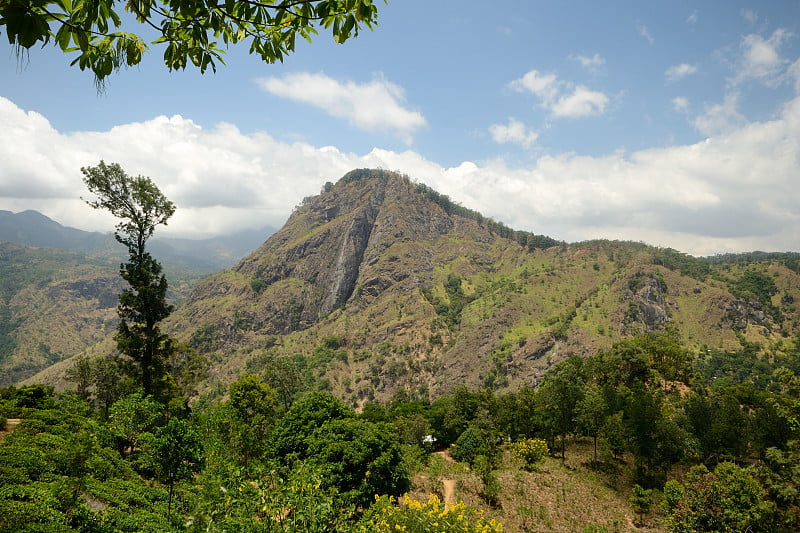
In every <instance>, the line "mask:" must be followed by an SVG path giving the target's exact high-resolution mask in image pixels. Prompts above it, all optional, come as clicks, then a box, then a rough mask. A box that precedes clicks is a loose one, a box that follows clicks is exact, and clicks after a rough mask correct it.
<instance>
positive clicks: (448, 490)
mask: <svg viewBox="0 0 800 533" xmlns="http://www.w3.org/2000/svg"><path fill="white" fill-rule="evenodd" d="M442 485H444V505H445V507H450V506H451V505H453V504H454V503H456V480H455V479H443V480H442Z"/></svg>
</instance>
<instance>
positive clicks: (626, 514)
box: [409, 439, 664, 533]
mask: <svg viewBox="0 0 800 533" xmlns="http://www.w3.org/2000/svg"><path fill="white" fill-rule="evenodd" d="M522 466H523V465H522V463H521V462H520V461H519V460H517V459H515V458H513V457H512V456H511V454H510V453H508V452H506V453H504V455H503V460H502V463H501V465H500V467H499V468H498V470H497V472H496V474H497V477H498V480H499V482H500V486H501V487H502V492H501V494H500V498H499V504H498V505H497V506H496V507H490V506H489V505H487V503H486V502H485V501H484V500H483V499H482V498H481V496H480V494H481V491H482V486H481V481H480V478H479V477H478V476H477V475H475V474H474V473H473V472H471V471H470V470H469V467H468V466H467V465H466V464H463V463H457V462H455V461H453V460H452V459H451V458H450V457H449V455H448V454H447V453H446V452H440V453H438V454H433V455H432V456H431V458H430V460H429V462H428V465H427V467H425V468H424V469H423V470H422V471H421V472H419V473H418V474H417V475H416V477H415V479H414V484H413V487H412V490H411V491H410V493H409V496H411V497H412V498H415V499H422V500H424V499H426V498H427V496H428V495H429V494H437V495H438V496H439V497H444V494H445V487H446V486H447V483H448V482H450V485H451V487H452V486H454V494H453V497H454V500H455V501H463V502H464V503H466V504H467V505H470V506H473V507H478V508H482V509H485V510H486V515H487V516H489V517H492V518H496V519H498V520H500V521H501V522H502V523H503V526H504V528H505V531H509V532H521V533H528V532H565V533H566V532H569V533H573V532H587V533H588V532H607V533H614V532H628V531H636V532H651V533H659V532H662V531H664V529H663V528H662V527H661V526H660V525H659V522H660V518H659V517H658V516H657V515H656V514H655V513H654V514H652V515H651V516H649V517H648V518H647V519H646V521H645V524H643V525H637V524H635V523H634V517H635V514H634V512H633V510H632V508H631V505H630V502H629V501H628V498H629V497H630V494H631V486H632V475H631V465H630V464H629V463H623V462H617V461H613V460H611V459H610V458H608V459H605V460H604V462H602V464H601V465H593V464H592V443H591V440H590V439H579V440H576V441H574V442H572V443H571V444H570V445H569V447H568V448H567V454H566V461H565V462H564V463H562V462H561V459H560V458H554V457H545V459H544V460H543V461H542V462H541V463H539V465H538V467H537V468H536V469H534V470H533V471H526V470H524V469H523V468H522ZM601 466H602V468H601ZM655 507H656V506H654V508H655Z"/></svg>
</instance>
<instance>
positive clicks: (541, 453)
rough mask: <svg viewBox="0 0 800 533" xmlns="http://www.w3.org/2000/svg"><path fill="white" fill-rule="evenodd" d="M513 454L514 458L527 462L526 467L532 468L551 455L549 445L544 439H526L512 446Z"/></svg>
mask: <svg viewBox="0 0 800 533" xmlns="http://www.w3.org/2000/svg"><path fill="white" fill-rule="evenodd" d="M511 453H512V454H514V457H517V458H519V459H522V460H523V461H525V466H526V467H528V468H532V467H534V466H535V465H536V463H538V462H539V461H541V460H542V459H544V457H545V455H547V454H548V453H550V450H549V449H548V448H547V443H546V442H545V441H544V440H543V439H525V440H522V441H519V442H515V443H513V444H511Z"/></svg>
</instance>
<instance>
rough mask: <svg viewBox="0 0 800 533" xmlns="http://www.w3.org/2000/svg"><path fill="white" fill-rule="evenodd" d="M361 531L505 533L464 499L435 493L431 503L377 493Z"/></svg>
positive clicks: (395, 532) (430, 498) (501, 527)
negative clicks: (448, 501)
mask: <svg viewBox="0 0 800 533" xmlns="http://www.w3.org/2000/svg"><path fill="white" fill-rule="evenodd" d="M359 526H360V530H361V531H363V532H365V533H366V532H368V533H373V532H374V533H390V532H391V533H397V532H398V531H407V532H409V533H411V532H413V533H502V531H503V524H501V523H500V522H498V521H497V520H495V519H494V518H486V517H485V516H483V511H482V510H480V509H473V508H472V507H468V506H467V505H465V504H464V503H463V502H457V503H454V504H452V505H447V504H444V503H442V501H441V500H439V498H438V497H437V496H435V495H433V494H432V495H431V496H430V497H429V498H428V501H427V502H421V501H419V500H414V499H411V498H408V497H406V498H403V503H402V504H398V502H397V501H396V500H395V499H394V498H393V497H391V496H376V497H375V503H374V504H373V505H372V507H370V509H369V511H367V513H366V514H365V515H364V517H363V518H362V520H361V522H360V524H359Z"/></svg>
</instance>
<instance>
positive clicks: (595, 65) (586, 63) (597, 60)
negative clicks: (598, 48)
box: [570, 54, 606, 71]
mask: <svg viewBox="0 0 800 533" xmlns="http://www.w3.org/2000/svg"><path fill="white" fill-rule="evenodd" d="M570 59H574V60H575V61H577V62H578V63H580V64H581V66H582V67H583V68H585V69H587V70H590V71H596V70H598V69H599V68H600V67H602V66H603V65H605V64H606V59H605V58H604V57H603V56H601V55H600V54H594V55H593V56H591V57H588V56H583V55H572V56H570Z"/></svg>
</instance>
